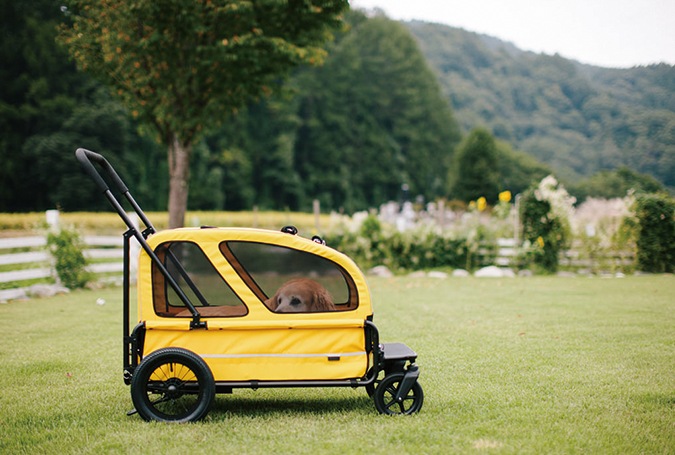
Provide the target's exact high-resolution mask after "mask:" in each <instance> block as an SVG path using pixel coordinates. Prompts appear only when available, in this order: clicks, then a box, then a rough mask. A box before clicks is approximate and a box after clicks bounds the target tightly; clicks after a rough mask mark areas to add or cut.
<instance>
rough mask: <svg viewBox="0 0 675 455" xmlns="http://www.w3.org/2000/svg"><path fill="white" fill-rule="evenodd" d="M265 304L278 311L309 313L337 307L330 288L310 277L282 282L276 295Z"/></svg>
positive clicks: (332, 309)
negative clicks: (329, 290)
mask: <svg viewBox="0 0 675 455" xmlns="http://www.w3.org/2000/svg"><path fill="white" fill-rule="evenodd" d="M265 305H267V306H268V307H269V308H270V309H271V310H273V311H275V312H277V313H308V312H317V311H334V310H335V309H336V308H335V305H334V304H333V298H332V297H331V295H330V293H329V292H328V290H327V289H326V288H324V287H323V286H322V285H320V284H319V283H317V282H316V281H314V280H310V279H308V278H297V279H293V280H290V281H287V282H286V283H284V284H282V285H281V287H280V288H279V289H278V290H277V292H276V293H275V294H274V296H272V297H271V298H269V299H267V300H266V301H265Z"/></svg>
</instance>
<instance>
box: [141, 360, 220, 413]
mask: <svg viewBox="0 0 675 455" xmlns="http://www.w3.org/2000/svg"><path fill="white" fill-rule="evenodd" d="M215 395H216V385H215V382H214V380H213V374H212V373H211V370H210V369H209V366H208V365H207V364H206V362H204V360H202V358H201V357H199V356H198V355H197V354H195V353H194V352H191V351H188V350H187V349H180V348H165V349H160V350H157V351H155V352H153V353H152V354H150V355H148V356H147V357H146V358H144V359H143V361H142V362H141V363H140V365H138V368H136V371H134V375H133V377H132V379H131V400H132V401H133V403H134V406H135V407H136V410H137V411H138V413H139V414H140V416H141V417H143V418H144V419H145V420H157V421H160V422H194V421H196V420H199V419H201V418H203V417H204V416H206V414H207V413H208V412H209V409H210V407H211V404H212V403H213V400H214V397H215Z"/></svg>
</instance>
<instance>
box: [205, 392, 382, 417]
mask: <svg viewBox="0 0 675 455" xmlns="http://www.w3.org/2000/svg"><path fill="white" fill-rule="evenodd" d="M345 412H365V413H370V412H375V413H376V412H377V411H376V410H375V405H374V404H373V400H372V399H370V398H369V397H368V395H366V391H365V390H363V391H362V394H358V393H357V392H355V394H354V396H353V397H345V396H337V395H335V394H334V393H331V390H330V389H326V393H325V397H321V398H320V397H316V396H312V397H302V398H298V397H288V398H280V397H270V396H265V397H237V396H236V394H235V395H217V396H216V399H215V401H214V403H213V406H212V407H211V411H210V412H209V415H211V416H212V418H216V419H217V418H218V416H219V415H221V414H229V415H233V414H234V415H237V416H241V417H261V416H274V415H279V414H289V413H298V414H305V415H307V414H312V415H326V414H342V413H345Z"/></svg>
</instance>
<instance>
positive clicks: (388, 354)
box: [382, 343, 417, 361]
mask: <svg viewBox="0 0 675 455" xmlns="http://www.w3.org/2000/svg"><path fill="white" fill-rule="evenodd" d="M382 352H383V354H384V360H410V361H413V360H415V359H416V358H417V354H416V353H415V351H413V350H412V349H410V348H409V347H408V346H407V345H405V344H404V343H383V344H382Z"/></svg>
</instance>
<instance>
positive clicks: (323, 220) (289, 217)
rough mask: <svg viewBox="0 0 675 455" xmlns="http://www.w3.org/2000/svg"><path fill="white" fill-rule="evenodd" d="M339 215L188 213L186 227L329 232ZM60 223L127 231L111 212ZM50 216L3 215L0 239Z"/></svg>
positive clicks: (158, 223) (154, 217)
mask: <svg viewBox="0 0 675 455" xmlns="http://www.w3.org/2000/svg"><path fill="white" fill-rule="evenodd" d="M147 216H148V218H149V219H150V222H151V223H152V224H153V225H154V226H155V227H156V228H157V229H166V228H167V223H168V220H169V216H168V214H167V213H166V212H148V213H147ZM340 220H341V217H340V216H339V215H335V214H334V215H328V214H322V215H320V216H319V219H318V220H317V219H316V217H315V216H314V214H311V213H300V212H273V211H260V212H256V211H247V212H188V213H187V214H186V216H185V225H186V226H204V225H209V226H220V227H225V226H237V227H259V228H265V229H281V228H282V227H283V226H285V225H288V224H292V225H294V226H296V227H298V228H299V229H301V230H302V231H307V232H314V231H315V230H316V227H317V224H318V226H319V229H320V230H325V229H329V228H330V227H332V226H334V225H335V224H337V223H339V222H340ZM59 221H60V223H61V224H62V225H64V226H69V227H72V226H74V227H75V228H77V229H78V230H81V231H82V232H83V233H106V234H108V233H110V234H114V233H120V232H123V231H124V230H125V225H124V222H123V221H122V220H121V219H120V217H119V216H118V215H117V214H116V213H114V212H112V208H111V211H109V212H63V213H60V214H59ZM45 225H46V216H45V213H44V212H33V213H0V237H3V236H5V237H7V236H12V235H30V232H31V231H35V230H39V229H42V228H44V227H45Z"/></svg>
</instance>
